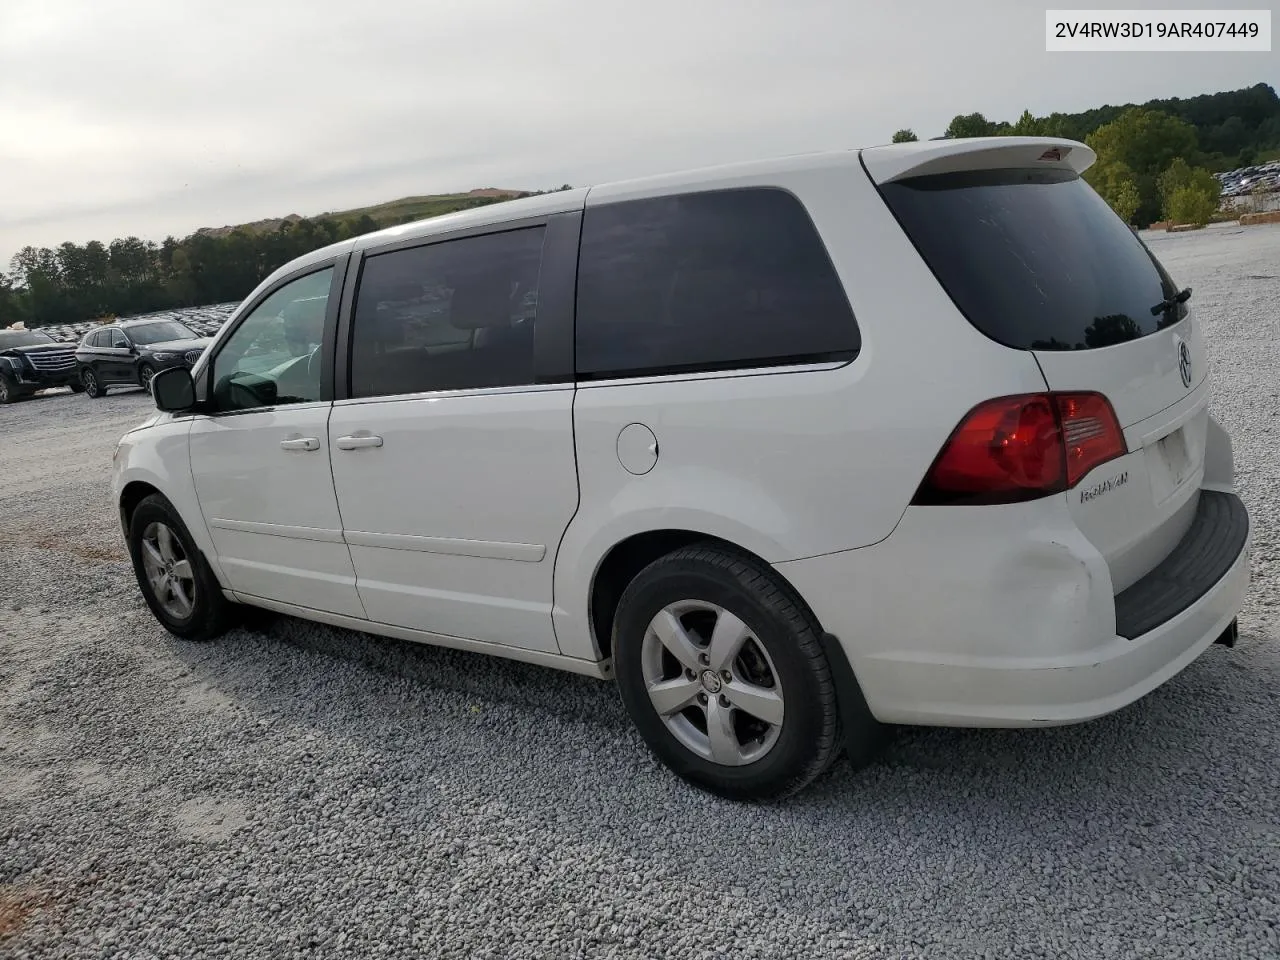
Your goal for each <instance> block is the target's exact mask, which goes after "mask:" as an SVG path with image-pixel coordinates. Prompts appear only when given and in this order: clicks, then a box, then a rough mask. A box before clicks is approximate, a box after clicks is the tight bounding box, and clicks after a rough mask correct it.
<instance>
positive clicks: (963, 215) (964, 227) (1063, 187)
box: [880, 170, 1186, 350]
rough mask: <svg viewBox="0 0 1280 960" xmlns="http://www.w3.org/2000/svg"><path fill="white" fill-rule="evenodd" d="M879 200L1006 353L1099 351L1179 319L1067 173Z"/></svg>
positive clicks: (1153, 277) (1149, 263) (943, 184)
mask: <svg viewBox="0 0 1280 960" xmlns="http://www.w3.org/2000/svg"><path fill="white" fill-rule="evenodd" d="M880 192H881V194H882V195H883V196H884V199H885V202H886V203H888V205H889V209H890V210H892V211H893V214H894V216H895V217H897V219H898V222H899V223H900V224H901V225H902V228H903V230H905V231H906V233H907V236H908V237H910V238H911V241H912V242H913V243H914V244H915V245H916V248H917V249H918V250H919V251H920V254H921V256H923V257H924V259H925V262H926V263H928V264H929V266H930V268H931V269H932V270H933V272H934V274H935V275H936V276H937V278H938V280H939V282H941V284H942V286H943V287H944V288H945V289H946V291H947V293H949V294H950V295H951V299H952V300H954V301H955V304H956V306H958V307H959V308H960V310H961V312H962V313H964V315H965V316H966V317H968V319H969V322H970V323H972V324H973V325H974V326H975V327H977V328H978V329H979V330H981V331H982V332H983V333H984V334H986V335H987V336H988V337H990V338H991V339H993V340H996V341H999V342H1000V343H1003V344H1005V345H1006V346H1010V347H1017V348H1019V349H1024V350H1026V349H1029V350H1087V349H1092V348H1095V347H1107V346H1111V345H1113V344H1117V343H1124V342H1126V341H1128V340H1136V339H1138V338H1139V337H1145V336H1147V335H1148V334H1152V333H1155V331H1157V330H1160V329H1162V328H1164V327H1167V326H1170V325H1172V324H1174V323H1177V322H1178V321H1179V320H1181V319H1182V317H1183V316H1185V315H1186V307H1185V306H1183V305H1181V304H1177V305H1174V304H1172V303H1170V304H1168V305H1165V303H1164V301H1165V300H1166V298H1169V297H1171V296H1173V295H1174V294H1175V293H1176V292H1177V291H1176V289H1175V288H1174V285H1173V282H1172V281H1171V280H1170V279H1169V277H1168V275H1167V274H1166V273H1165V272H1164V269H1163V268H1162V267H1161V266H1160V265H1159V263H1158V262H1157V261H1156V260H1155V258H1154V257H1153V256H1152V255H1151V253H1150V251H1148V250H1147V247H1146V245H1145V244H1144V243H1143V242H1142V241H1141V240H1140V239H1139V238H1138V236H1137V235H1136V234H1135V233H1134V232H1133V231H1132V230H1131V229H1129V227H1128V226H1126V225H1125V223H1124V221H1122V220H1121V219H1120V218H1119V217H1117V216H1116V215H1115V214H1114V213H1113V212H1112V211H1111V208H1110V207H1108V206H1107V204H1106V202H1105V201H1104V200H1103V199H1102V198H1101V197H1100V196H1098V194H1097V193H1095V192H1094V190H1093V188H1092V187H1090V186H1089V185H1088V184H1087V183H1085V182H1084V181H1083V180H1081V179H1080V178H1079V177H1078V176H1077V175H1076V174H1074V173H1072V172H1071V171H1062V170H1055V171H1038V170H1037V171H1032V170H984V171H978V172H968V173H953V174H939V175H936V176H928V177H917V178H914V179H908V180H903V181H900V182H897V183H887V184H884V185H883V186H881V188H880ZM1153 308H1155V309H1154V313H1153Z"/></svg>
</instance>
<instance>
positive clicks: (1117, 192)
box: [1085, 159, 1142, 223]
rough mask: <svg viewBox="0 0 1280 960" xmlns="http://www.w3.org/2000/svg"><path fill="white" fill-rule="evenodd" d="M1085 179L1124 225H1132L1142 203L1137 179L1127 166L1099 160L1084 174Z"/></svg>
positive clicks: (1115, 161)
mask: <svg viewBox="0 0 1280 960" xmlns="http://www.w3.org/2000/svg"><path fill="white" fill-rule="evenodd" d="M1085 179H1086V180H1088V182H1089V183H1090V184H1091V185H1092V186H1093V188H1094V189H1095V190H1097V191H1098V193H1099V195H1101V197H1102V199H1103V200H1105V201H1107V203H1109V204H1110V205H1111V209H1112V210H1114V211H1115V212H1116V216H1118V217H1119V218H1120V219H1121V220H1123V221H1124V222H1125V223H1133V222H1134V217H1135V215H1136V214H1137V212H1138V207H1139V206H1140V205H1141V203H1142V197H1141V195H1140V194H1139V193H1138V183H1137V179H1136V178H1135V177H1134V175H1133V171H1132V170H1130V169H1129V166H1128V164H1125V163H1121V162H1120V161H1117V160H1103V159H1099V160H1098V162H1097V163H1095V164H1094V165H1093V166H1092V167H1090V168H1089V170H1088V171H1087V172H1086V174H1085Z"/></svg>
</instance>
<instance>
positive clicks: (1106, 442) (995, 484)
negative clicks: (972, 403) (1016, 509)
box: [912, 393, 1127, 504]
mask: <svg viewBox="0 0 1280 960" xmlns="http://www.w3.org/2000/svg"><path fill="white" fill-rule="evenodd" d="M1126 452H1127V448H1126V446H1125V442H1124V433H1123V431H1121V429H1120V422H1119V421H1118V420H1117V419H1116V414H1115V411H1114V410H1113V409H1112V408H1111V404H1110V402H1109V401H1108V400H1107V398H1106V397H1104V396H1103V395H1102V394H1100V393H1028V394H1020V395H1018V396H1012V397H999V398H997V399H995V400H988V401H986V402H985V403H980V404H978V406H976V407H974V408H973V410H971V411H969V414H968V415H967V416H966V417H965V418H964V419H963V420H962V421H961V422H960V425H959V426H958V427H956V429H955V430H954V431H953V432H952V434H951V437H950V438H949V439H948V440H947V442H946V444H945V445H944V446H943V448H942V452H941V453H939V454H938V456H937V458H936V459H935V460H934V462H933V466H932V467H931V468H930V469H929V473H928V474H927V475H926V476H925V479H924V482H923V483H921V484H920V488H919V489H918V490H917V491H916V495H915V498H914V499H913V500H912V503H916V504H944V503H968V504H985V503H1017V502H1019V501H1022V500H1034V499H1036V498H1037V497H1044V496H1048V495H1049V494H1052V493H1061V492H1062V491H1063V490H1066V489H1068V488H1069V487H1072V486H1075V484H1076V483H1078V482H1079V480H1080V478H1081V477H1083V476H1084V475H1085V474H1087V473H1088V472H1089V471H1090V470H1092V469H1093V468H1094V467H1096V466H1098V465H1099V464H1102V463H1105V462H1106V461H1108V460H1112V459H1114V458H1116V457H1122V456H1124V454H1125V453H1126Z"/></svg>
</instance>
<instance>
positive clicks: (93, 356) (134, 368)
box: [76, 317, 212, 399]
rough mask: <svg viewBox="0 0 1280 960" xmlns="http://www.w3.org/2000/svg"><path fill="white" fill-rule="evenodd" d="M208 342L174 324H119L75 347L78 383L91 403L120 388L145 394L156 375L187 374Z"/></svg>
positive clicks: (149, 321)
mask: <svg viewBox="0 0 1280 960" xmlns="http://www.w3.org/2000/svg"><path fill="white" fill-rule="evenodd" d="M211 342H212V341H211V340H210V339H209V338H207V337H202V336H200V335H199V334H198V333H196V332H195V331H194V330H192V329H191V328H190V327H188V326H186V325H185V324H183V323H179V322H178V321H177V320H157V319H147V318H146V317H139V318H137V319H134V320H121V321H120V322H119V323H112V324H108V325H106V326H102V327H98V328H97V329H96V330H90V331H89V332H88V333H86V334H85V335H84V337H83V338H82V339H81V341H80V345H79V346H78V347H76V362H77V363H78V365H79V368H80V373H79V375H80V381H81V383H82V384H83V385H84V389H85V392H86V393H88V394H89V396H91V397H93V398H94V399H97V398H98V397H105V396H106V395H107V388H108V387H111V386H119V385H121V384H127V385H129V386H134V387H142V388H144V389H147V390H149V389H151V378H152V377H154V376H155V375H156V374H157V373H159V372H160V371H161V370H168V369H170V368H172V367H183V368H190V367H191V365H192V364H194V363H195V362H196V360H197V359H198V358H199V357H200V354H201V353H202V352H203V350H204V348H205V347H207V346H208V345H209V344H210V343H211Z"/></svg>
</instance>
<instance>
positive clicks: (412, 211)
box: [196, 187, 533, 237]
mask: <svg viewBox="0 0 1280 960" xmlns="http://www.w3.org/2000/svg"><path fill="white" fill-rule="evenodd" d="M531 193H533V191H531V190H506V189H503V188H501V187H478V188H477V189H475V190H468V191H467V192H466V193H435V194H428V195H426V196H421V197H401V198H400V199H399V200H389V201H387V202H386V203H378V204H374V205H373V206H371V207H356V208H355V209H353V210H330V211H327V212H325V213H321V214H317V215H316V216H313V217H307V218H304V217H302V216H300V215H298V214H296V213H291V214H289V215H288V216H286V217H272V218H268V219H266V220H255V221H253V222H252V223H238V224H228V225H226V226H222V227H201V228H200V229H199V230H197V231H196V233H197V234H198V235H202V236H206V237H225V236H227V235H228V234H230V233H232V232H233V231H235V230H247V231H249V232H250V233H258V234H262V233H271V232H274V231H276V230H279V229H280V227H281V226H283V225H284V224H285V223H298V222H299V221H301V220H303V219H311V220H345V221H348V222H356V221H359V220H360V219H361V218H362V217H368V218H369V219H370V220H372V221H373V223H374V227H375V228H376V227H389V226H392V225H394V224H397V223H408V222H410V221H413V220H422V219H425V218H426V217H437V216H440V215H441V214H444V213H453V212H454V211H455V210H466V209H468V208H469V207H477V206H483V205H485V204H488V203H494V202H498V201H501V200H514V199H516V198H518V197H527V196H529V195H530V194H531Z"/></svg>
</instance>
